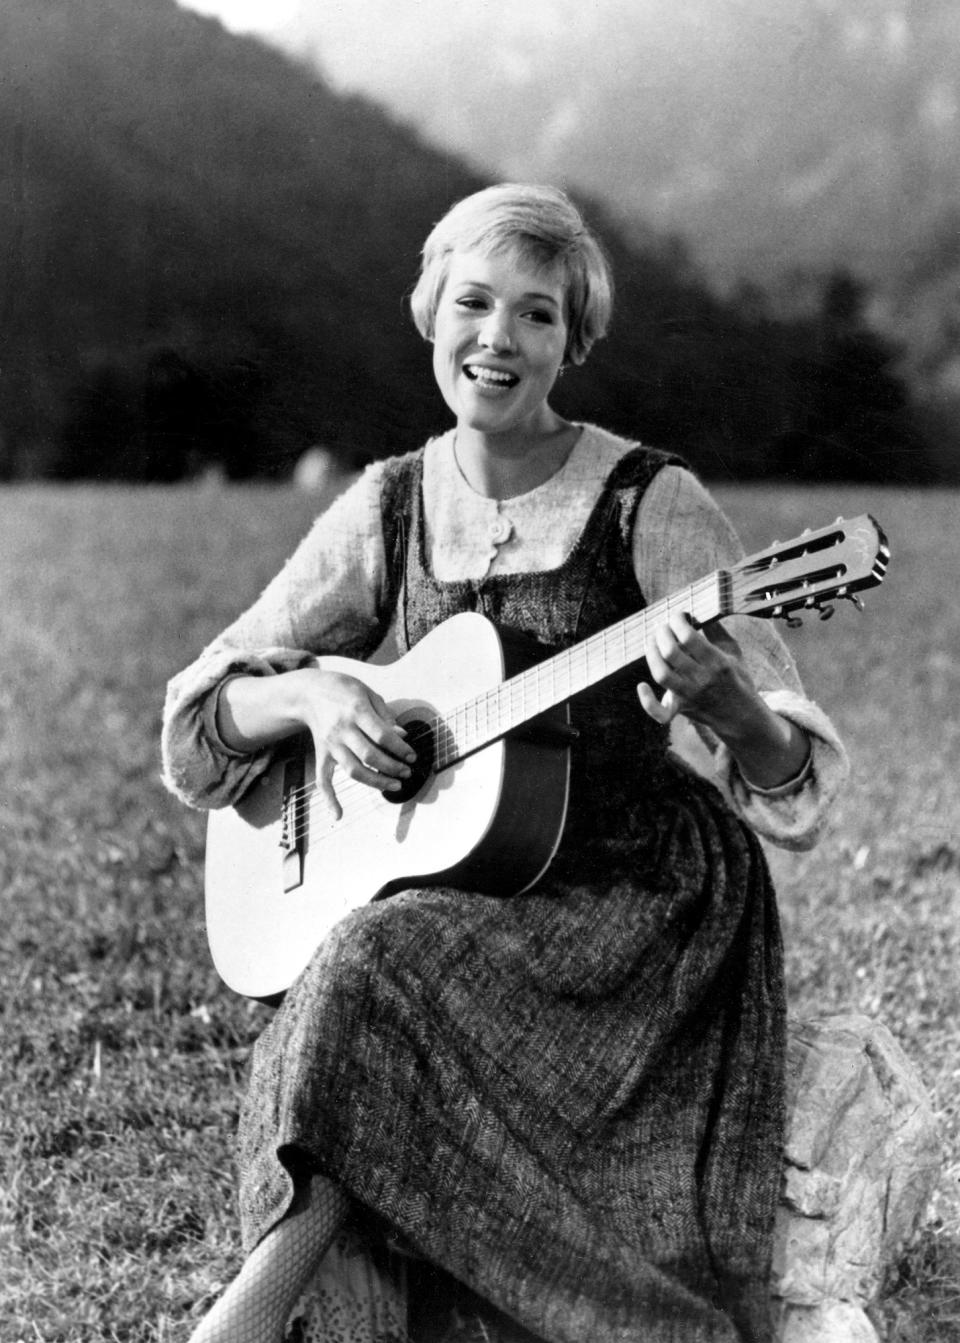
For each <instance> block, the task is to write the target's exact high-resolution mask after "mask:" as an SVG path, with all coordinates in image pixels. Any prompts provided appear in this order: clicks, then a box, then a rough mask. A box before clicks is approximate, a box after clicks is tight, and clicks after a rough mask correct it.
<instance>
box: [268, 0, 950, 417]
mask: <svg viewBox="0 0 960 1343" xmlns="http://www.w3.org/2000/svg"><path fill="white" fill-rule="evenodd" d="M374 34H376V38H375V40H374V38H373V35H374ZM285 40H286V41H287V42H288V44H290V46H291V49H295V50H297V51H299V52H300V53H301V55H302V56H303V57H304V58H306V59H310V60H312V61H313V62H314V63H315V64H316V66H317V67H318V68H320V69H322V70H323V71H324V72H325V73H326V74H327V75H328V76H329V77H330V78H331V79H333V80H334V81H335V82H336V83H337V84H338V86H340V87H350V88H356V89H362V90H364V91H365V92H367V93H368V94H369V95H370V96H372V97H376V98H377V99H378V100H380V101H381V102H383V103H384V105H386V106H388V107H390V108H391V109H392V111H393V112H394V113H395V114H397V115H399V116H401V117H403V118H404V119H406V120H408V121H409V123H410V124H411V125H414V126H416V127H417V128H418V129H419V130H420V131H422V132H423V133H424V134H425V135H427V136H428V137H429V139H430V140H431V141H432V142H433V143H436V144H438V145H442V146H444V147H446V148H449V149H453V150H455V151H456V152H457V153H459V154H462V155H465V156H466V157H467V158H468V159H469V160H470V161H471V162H473V163H475V164H476V165H478V166H479V167H480V168H481V169H482V170H484V171H488V172H494V173H497V174H500V175H505V176H518V177H522V178H526V179H538V178H542V179H549V180H553V181H560V182H565V183H567V184H569V185H571V186H573V187H575V188H576V189H578V190H582V191H586V192H589V193H591V194H593V195H594V196H596V197H597V198H598V199H601V200H603V201H604V202H605V203H606V205H607V207H608V208H609V209H610V210H611V211H612V213H613V215H614V217H615V218H616V219H617V220H618V221H619V222H620V223H621V224H622V225H623V227H624V228H625V229H626V230H627V231H628V233H630V234H631V235H632V236H633V237H634V238H636V239H639V240H640V241H641V243H643V242H644V241H645V240H646V238H647V237H648V236H649V233H650V231H651V230H653V231H654V232H655V233H656V234H658V235H660V236H662V235H665V234H673V235H675V236H677V237H678V238H680V239H681V240H682V241H683V243H684V245H685V246H687V247H688V249H689V251H690V253H691V255H692V257H693V259H694V261H695V263H696V265H697V267H698V269H700V270H701V271H702V272H703V273H704V274H706V275H707V276H708V277H709V278H710V280H711V282H712V283H714V284H715V285H716V286H718V287H719V288H720V289H721V290H727V291H729V290H730V289H731V288H735V287H736V286H737V284H738V283H739V282H740V281H741V280H746V281H748V282H750V283H759V284H761V285H762V286H764V287H765V288H766V289H767V290H768V292H770V293H771V294H773V295H776V296H778V298H779V299H780V300H781V301H782V303H783V304H785V305H790V304H793V303H795V302H797V301H798V300H802V299H803V298H804V297H805V285H806V283H807V282H808V281H809V277H810V275H811V274H813V275H814V276H816V275H822V274H824V273H826V272H829V271H830V270H833V269H837V268H849V269H852V270H854V271H856V273H857V274H858V275H859V276H860V277H861V278H862V279H863V280H864V281H866V282H867V283H868V284H869V285H870V286H871V288H872V289H873V290H874V291H875V292H876V293H877V295H878V310H877V316H878V318H879V319H881V320H883V321H884V322H886V323H887V324H888V327H889V329H890V330H891V331H895V332H898V333H901V332H903V331H904V330H905V329H906V330H907V332H908V333H909V334H910V336H911V351H910V352H909V353H910V354H911V355H912V356H913V357H912V358H911V359H910V361H909V368H910V372H911V376H913V377H914V378H915V379H916V381H917V385H918V387H920V388H921V389H922V390H926V391H932V390H934V388H935V385H936V377H935V368H936V366H941V367H942V369H943V370H944V372H945V374H946V373H947V372H948V370H949V369H950V367H951V366H952V367H954V370H955V372H954V375H953V376H955V377H957V378H960V349H958V346H957V342H956V339H955V337H954V338H953V339H952V341H951V340H950V339H949V338H948V337H947V336H946V335H944V334H943V333H941V337H942V338H941V341H940V344H939V346H937V347H936V348H932V347H931V332H932V331H933V330H934V329H935V328H936V326H937V323H938V321H939V323H940V325H941V326H948V327H952V328H953V329H954V330H955V329H956V319H957V313H956V304H957V298H956V295H957V292H958V278H960V277H958V273H957V270H956V267H955V266H954V265H953V263H950V262H949V261H947V262H946V263H944V264H943V265H940V266H939V267H938V268H935V269H934V270H931V263H932V262H936V261H937V260H938V258H941V257H942V254H943V251H944V239H945V238H950V237H953V238H954V239H955V238H956V236H957V228H958V219H960V174H958V172H957V164H958V162H960V10H958V8H957V5H956V0H923V3H922V4H916V3H908V0H737V3H735V4H733V3H722V2H720V0H684V3H683V4H677V3H676V0H642V3H637V0H595V3H592V4H589V5H584V4H582V3H580V0H524V3H523V4H522V5H515V4H513V3H512V0H478V3H477V4H476V5H469V6H460V5H451V4H449V3H448V0H418V3H417V4H416V5H415V6H412V5H405V4H402V3H397V0H355V3H354V5H353V6H352V7H351V9H350V16H349V25H348V23H347V21H346V9H345V7H341V6H317V7H309V6H304V7H303V11H302V16H301V18H300V20H299V22H298V23H297V24H296V25H295V26H291V27H290V28H289V29H288V31H287V33H286V37H285ZM387 53H388V54H389V59H385V54H387ZM914 333H916V336H915V339H916V340H917V341H920V343H921V347H922V348H917V349H915V350H914V348H913V340H914ZM931 360H933V364H934V366H935V367H934V368H931ZM921 364H922V365H923V372H922V373H921V368H920V365H921Z"/></svg>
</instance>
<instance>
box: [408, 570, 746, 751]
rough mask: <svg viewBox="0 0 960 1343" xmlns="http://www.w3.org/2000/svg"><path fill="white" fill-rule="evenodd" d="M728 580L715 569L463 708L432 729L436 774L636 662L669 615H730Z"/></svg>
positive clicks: (700, 618) (699, 618)
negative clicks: (433, 733)
mask: <svg viewBox="0 0 960 1343" xmlns="http://www.w3.org/2000/svg"><path fill="white" fill-rule="evenodd" d="M730 581H731V580H730V574H729V572H727V571H726V570H722V569H718V570H716V571H715V572H714V573H712V574H709V575H708V576H707V577H706V578H702V579H699V580H698V581H697V582H696V583H692V584H691V585H690V586H689V587H687V588H683V589H682V590H681V591H679V592H675V593H673V594H671V596H669V597H667V598H665V599H664V600H663V601H659V602H656V603H654V605H653V606H649V607H646V608H645V609H644V610H642V611H637V612H636V613H635V614H633V615H630V616H627V618H626V619H625V620H621V621H619V622H618V623H617V624H615V625H610V626H609V627H608V628H607V629H604V630H600V631H599V632H598V633H597V634H594V635H591V636H590V638H588V639H585V640H584V641H583V642H582V643H578V644H574V645H573V647H571V648H567V649H565V650H564V651H563V652H562V653H556V654H554V656H553V657H549V658H547V659H546V660H545V661H544V662H538V663H537V664H536V665H535V666H533V667H530V668H528V669H527V670H526V671H523V672H519V673H518V674H517V675H516V676H511V677H510V678H509V679H508V680H506V681H502V682H501V683H500V684H499V685H498V686H495V687H493V688H492V689H490V690H488V691H486V692H485V693H484V694H482V695H478V696H476V697H475V698H473V699H471V700H468V701H466V703H464V704H462V705H460V706H459V707H458V708H456V709H454V710H452V711H451V712H450V713H448V714H447V715H446V716H445V717H444V718H442V719H438V720H437V721H436V722H435V723H434V724H433V725H432V726H433V728H434V731H435V738H434V767H435V768H436V769H437V770H441V769H444V768H446V767H447V766H449V765H453V764H455V763H456V762H457V761H458V760H461V759H462V758H463V757H464V756H466V755H469V754H471V752H473V751H477V750H479V749H480V748H481V747H483V746H487V745H488V744H489V743H490V742H492V741H496V740H497V739H498V738H500V737H503V736H506V734H507V733H508V732H512V731H513V730H514V729H516V728H519V727H521V726H522V725H523V724H524V723H528V722H529V721H530V720H531V719H532V718H536V717H537V716H538V715H539V714H542V713H545V712H546V711H547V710H548V709H553V708H555V707H556V706H557V705H558V704H562V703H563V702H564V701H565V700H568V699H570V698H572V696H574V695H578V694H579V693H580V692H581V691H582V690H586V689H588V687H590V686H592V685H596V684H597V682H599V681H603V680H605V678H606V677H608V676H612V675H613V674H614V673H615V672H618V671H622V670H623V669H624V668H625V667H629V666H630V665H631V664H632V663H635V662H640V661H641V660H642V659H643V657H644V656H645V654H646V649H647V644H648V643H649V641H650V639H651V637H652V635H653V633H654V631H655V630H657V629H658V628H660V627H661V626H663V625H665V624H666V623H667V621H668V620H669V618H670V616H671V615H672V614H673V613H674V612H679V611H683V612H685V613H686V614H687V615H689V616H691V617H692V618H693V620H694V622H695V623H696V624H697V625H706V624H708V623H709V622H710V621H711V620H716V619H718V618H719V617H720V616H722V615H724V614H725V613H727V612H728V610H729V606H730V600H729V590H730Z"/></svg>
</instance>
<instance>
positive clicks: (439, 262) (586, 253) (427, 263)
mask: <svg viewBox="0 0 960 1343" xmlns="http://www.w3.org/2000/svg"><path fill="white" fill-rule="evenodd" d="M469 251H479V252H482V253H484V254H486V255H487V256H492V255H495V254H502V253H504V252H508V253H512V254H514V255H515V256H516V257H517V258H518V259H519V260H520V261H521V262H523V263H524V264H528V265H533V266H535V267H536V268H538V269H539V268H541V267H542V268H545V269H546V268H550V267H552V266H559V267H560V268H561V270H562V272H563V275H564V280H565V282H566V293H567V311H566V320H567V348H566V351H565V354H564V358H565V359H569V360H570V361H571V363H574V364H582V363H583V361H584V359H586V357H587V355H588V353H589V352H590V349H591V346H592V345H593V343H594V341H597V340H599V339H600V338H601V336H603V335H605V334H606V331H607V327H608V325H609V323H610V315H611V312H612V309H613V276H612V274H611V271H610V263H609V261H608V260H607V257H606V254H605V253H604V250H603V247H602V246H601V244H600V242H599V241H598V239H597V238H596V237H595V236H594V234H593V233H592V232H591V231H590V229H589V228H588V227H587V225H586V224H585V223H584V220H583V217H582V215H581V214H580V211H579V210H578V209H577V207H576V206H575V205H574V204H573V202H572V201H571V200H570V198H569V197H568V196H567V195H566V194H565V193H564V192H563V191H560V190H558V189H557V188H556V187H546V186H528V185H525V184H520V183H514V182H505V183H501V185H499V186H493V187H486V188H485V189H484V190H483V191H477V192H474V194H473V195H471V196H465V197H464V198H463V200H460V201H458V202H457V204H456V205H454V206H453V207H452V209H450V210H449V211H448V212H447V213H446V214H445V215H444V217H443V218H442V219H441V220H440V222H439V223H438V224H436V225H435V226H434V228H433V230H432V231H431V233H430V235H429V237H428V238H427V240H426V242H425V243H424V245H423V257H422V261H421V266H420V278H419V279H418V280H417V283H416V286H415V288H414V290H413V293H412V294H411V296H410V308H411V311H412V314H413V320H414V322H415V323H416V327H417V330H418V331H419V332H420V334H421V336H423V337H424V339H425V340H432V339H433V333H434V323H435V320H436V315H437V305H438V304H439V302H440V298H441V295H442V294H443V288H444V285H445V284H446V281H447V276H448V274H449V271H450V258H451V256H452V254H453V253H454V252H469Z"/></svg>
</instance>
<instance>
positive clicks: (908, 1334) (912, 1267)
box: [871, 1226, 960, 1343]
mask: <svg viewBox="0 0 960 1343" xmlns="http://www.w3.org/2000/svg"><path fill="white" fill-rule="evenodd" d="M871 1313H872V1314H873V1315H874V1317H875V1319H876V1322H877V1324H878V1326H879V1331H880V1333H881V1335H882V1337H883V1338H884V1340H885V1343H948V1340H956V1339H960V1236H956V1235H948V1234H944V1233H943V1232H942V1231H939V1230H938V1229H937V1228H936V1227H932V1226H931V1227H927V1228H925V1229H924V1230H923V1231H921V1233H920V1235H919V1236H918V1238H917V1240H916V1241H914V1243H913V1244H912V1245H911V1246H910V1247H909V1249H908V1250H906V1251H905V1252H904V1254H903V1255H902V1256H901V1258H900V1259H899V1260H898V1261H897V1262H896V1263H895V1264H894V1265H893V1266H892V1267H891V1268H890V1270H889V1272H888V1274H887V1280H886V1282H885V1284H884V1290H883V1293H882V1295H881V1299H880V1301H879V1303H878V1304H877V1307H876V1309H875V1311H873V1312H871Z"/></svg>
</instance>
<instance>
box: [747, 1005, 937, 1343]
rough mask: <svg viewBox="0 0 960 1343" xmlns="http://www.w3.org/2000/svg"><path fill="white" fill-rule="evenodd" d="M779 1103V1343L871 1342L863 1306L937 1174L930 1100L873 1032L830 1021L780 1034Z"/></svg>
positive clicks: (852, 1020)
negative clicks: (783, 1077) (782, 1103)
mask: <svg viewBox="0 0 960 1343" xmlns="http://www.w3.org/2000/svg"><path fill="white" fill-rule="evenodd" d="M787 1103H788V1110H787V1113H788V1122H787V1137H786V1146H785V1154H784V1156H785V1163H784V1183H783V1193H782V1198H781V1206H780V1209H779V1212H778V1216H777V1229H776V1238H775V1243H774V1265H773V1283H772V1288H773V1293H774V1296H775V1298H776V1299H777V1300H778V1301H779V1302H780V1304H781V1311H782V1319H781V1330H780V1335H779V1339H780V1343H834V1340H836V1343H859V1340H860V1339H863V1340H865V1341H867V1343H876V1338H877V1335H876V1332H875V1330H874V1329H873V1326H872V1325H871V1324H870V1321H869V1320H868V1319H867V1317H866V1315H865V1314H864V1312H863V1307H864V1306H867V1305H869V1304H870V1303H871V1302H872V1301H873V1300H875V1298H876V1296H877V1293H878V1291H879V1288H880V1284H881V1282H882V1279H883V1275H884V1272H885V1270H886V1268H887V1267H888V1265H889V1264H890V1263H891V1262H892V1261H893V1259H894V1257H895V1255H896V1254H897V1252H898V1250H899V1249H900V1248H901V1246H902V1245H903V1244H904V1243H905V1242H906V1241H907V1240H908V1239H909V1237H910V1236H911V1235H912V1234H913V1232H914V1231H915V1229H916V1227H917V1225H918V1223H919V1220H920V1218H921V1217H922V1215H923V1212H924V1210H925V1209H926V1206H927V1204H928V1202H929V1199H930V1195H931V1193H932V1192H933V1189H934V1186H935V1185H936V1183H937V1180H938V1178H939V1174H940V1162H941V1154H940V1151H941V1149H940V1139H939V1133H938V1130H937V1124H936V1121H935V1119H934V1115H933V1111H932V1108H931V1105H930V1101H929V1099H928V1097H927V1095H926V1093H925V1091H924V1088H923V1085H922V1083H921V1082H920V1079H919V1077H918V1076H917V1073H916V1071H915V1070H914V1068H913V1066H912V1065H911V1064H910V1062H909V1060H908V1059H907V1057H906V1055H905V1054H904V1052H903V1050H902V1049H901V1048H900V1046H899V1045H898V1044H897V1043H896V1041H895V1040H894V1038H893V1036H892V1035H891V1034H890V1032H889V1031H888V1030H887V1028H886V1027H885V1026H882V1025H881V1024H880V1023H879V1022H875V1021H871V1020H870V1019H869V1018H867V1017H861V1016H841V1017H830V1018H826V1019H823V1020H819V1021H809V1022H798V1023H794V1024H793V1025H792V1026H791V1029H790V1038H789V1044H788V1051H787Z"/></svg>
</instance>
